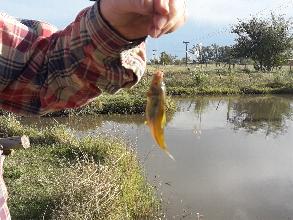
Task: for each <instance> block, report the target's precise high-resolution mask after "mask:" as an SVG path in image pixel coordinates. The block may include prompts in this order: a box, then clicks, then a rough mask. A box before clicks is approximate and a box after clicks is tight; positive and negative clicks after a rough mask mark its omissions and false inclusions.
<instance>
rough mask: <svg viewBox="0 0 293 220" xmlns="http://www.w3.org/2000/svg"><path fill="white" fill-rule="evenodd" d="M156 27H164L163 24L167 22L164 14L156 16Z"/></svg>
mask: <svg viewBox="0 0 293 220" xmlns="http://www.w3.org/2000/svg"><path fill="white" fill-rule="evenodd" d="M157 19H158V20H157V27H158V28H159V29H162V28H163V27H165V25H166V24H167V21H168V18H167V17H165V16H160V17H158V18H157Z"/></svg>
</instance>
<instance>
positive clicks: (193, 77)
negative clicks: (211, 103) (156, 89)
mask: <svg viewBox="0 0 293 220" xmlns="http://www.w3.org/2000/svg"><path fill="white" fill-rule="evenodd" d="M156 69H160V70H163V71H164V72H165V83H166V87H167V92H168V94H169V95H176V96H193V95H230V94H291V93H293V73H292V72H291V73H290V71H289V68H288V67H283V68H282V69H280V70H279V69H278V70H274V71H272V72H266V73H263V72H256V71H254V70H253V68H252V67H251V66H247V67H246V68H245V67H244V66H239V65H238V66H235V68H232V67H231V69H229V68H228V66H224V65H223V64H222V65H221V66H216V65H214V64H209V65H207V66H206V65H189V66H188V67H185V66H149V68H148V72H154V71H155V70H156Z"/></svg>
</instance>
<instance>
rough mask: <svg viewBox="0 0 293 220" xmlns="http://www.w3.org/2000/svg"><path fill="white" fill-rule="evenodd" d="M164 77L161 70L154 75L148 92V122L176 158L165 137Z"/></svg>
mask: <svg viewBox="0 0 293 220" xmlns="http://www.w3.org/2000/svg"><path fill="white" fill-rule="evenodd" d="M163 78H164V73H163V72H161V71H157V72H156V73H155V74H154V75H153V79H152V82H151V86H150V88H149V90H148V92H147V105H146V123H147V125H148V126H149V128H150V130H151V133H152V136H153V138H154V139H155V141H156V142H157V144H158V145H159V146H160V148H161V149H162V150H163V151H165V152H166V153H167V155H168V156H169V157H170V158H171V159H173V160H174V157H173V156H172V155H171V154H170V153H169V151H168V148H167V144H166V142H165V137H164V128H165V125H166V87H165V84H164V82H163Z"/></svg>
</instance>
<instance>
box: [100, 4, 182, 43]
mask: <svg viewBox="0 0 293 220" xmlns="http://www.w3.org/2000/svg"><path fill="white" fill-rule="evenodd" d="M185 4H186V0H100V9H101V13H102V15H103V17H104V18H105V19H106V20H107V21H108V22H109V23H110V24H111V26H112V27H113V28H114V29H115V30H117V31H118V32H119V33H120V34H122V36H124V37H125V38H126V39H128V40H133V39H138V38H142V37H145V36H147V35H150V36H151V37H153V38H158V37H160V36H161V35H163V34H166V33H170V32H173V31H175V30H176V29H177V28H179V27H180V26H181V25H183V24H184V22H185V20H186V15H185Z"/></svg>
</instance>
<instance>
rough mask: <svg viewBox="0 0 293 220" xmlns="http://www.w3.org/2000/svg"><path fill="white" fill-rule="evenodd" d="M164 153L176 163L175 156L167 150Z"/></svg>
mask: <svg viewBox="0 0 293 220" xmlns="http://www.w3.org/2000/svg"><path fill="white" fill-rule="evenodd" d="M164 151H165V153H166V154H167V155H168V156H169V157H170V158H171V159H172V160H174V161H176V160H175V158H174V157H173V155H172V154H171V153H170V152H169V151H168V150H167V149H164Z"/></svg>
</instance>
